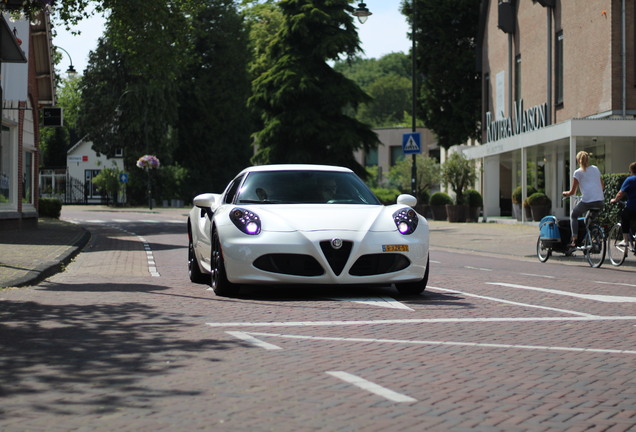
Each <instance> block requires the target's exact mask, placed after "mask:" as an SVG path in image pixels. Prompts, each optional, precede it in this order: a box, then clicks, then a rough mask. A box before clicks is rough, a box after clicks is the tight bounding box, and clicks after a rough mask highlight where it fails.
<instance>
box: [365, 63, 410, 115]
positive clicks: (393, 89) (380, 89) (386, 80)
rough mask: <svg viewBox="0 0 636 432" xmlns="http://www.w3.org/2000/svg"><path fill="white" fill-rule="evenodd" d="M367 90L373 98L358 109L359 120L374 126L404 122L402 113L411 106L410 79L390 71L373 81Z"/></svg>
mask: <svg viewBox="0 0 636 432" xmlns="http://www.w3.org/2000/svg"><path fill="white" fill-rule="evenodd" d="M367 91H368V93H369V95H370V96H371V97H372V98H373V100H372V101H371V102H369V103H365V104H362V105H361V106H360V108H359V109H358V118H359V119H360V121H362V122H364V123H367V124H370V125H373V126H374V127H390V126H397V125H402V124H404V113H405V112H407V111H408V110H409V109H410V107H411V99H412V96H411V93H412V91H411V80H409V79H407V78H404V77H400V76H398V75H395V74H393V73H390V74H388V75H385V76H382V77H380V78H378V79H376V80H375V81H373V82H372V83H371V84H370V85H369V87H368V90H367Z"/></svg>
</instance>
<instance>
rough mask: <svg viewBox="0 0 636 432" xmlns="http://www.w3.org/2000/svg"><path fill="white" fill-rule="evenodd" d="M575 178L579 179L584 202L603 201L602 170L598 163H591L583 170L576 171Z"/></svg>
mask: <svg viewBox="0 0 636 432" xmlns="http://www.w3.org/2000/svg"><path fill="white" fill-rule="evenodd" d="M574 178H575V179H577V180H578V181H579V190H580V191H581V195H582V197H581V201H582V202H594V201H603V187H602V186H601V171H600V170H599V169H598V168H597V167H596V165H590V166H589V167H587V168H586V169H585V171H583V170H582V169H581V168H579V169H577V170H576V171H574Z"/></svg>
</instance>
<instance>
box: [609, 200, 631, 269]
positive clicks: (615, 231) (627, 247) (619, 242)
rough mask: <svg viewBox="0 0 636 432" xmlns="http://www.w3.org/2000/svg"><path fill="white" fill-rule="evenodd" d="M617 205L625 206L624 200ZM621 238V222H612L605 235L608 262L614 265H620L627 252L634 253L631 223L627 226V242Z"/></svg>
mask: <svg viewBox="0 0 636 432" xmlns="http://www.w3.org/2000/svg"><path fill="white" fill-rule="evenodd" d="M618 205H620V206H622V207H625V202H622V201H621V202H619V203H618ZM623 240H624V238H623V229H622V226H621V223H620V222H618V223H616V224H614V226H613V227H612V228H611V229H610V230H609V234H608V235H607V255H608V256H609V259H610V262H611V263H612V264H613V265H615V266H620V265H622V264H623V263H624V262H625V259H626V258H627V255H629V252H632V253H633V254H634V255H636V230H634V224H633V223H632V224H631V225H630V227H629V236H628V241H627V243H624V242H623Z"/></svg>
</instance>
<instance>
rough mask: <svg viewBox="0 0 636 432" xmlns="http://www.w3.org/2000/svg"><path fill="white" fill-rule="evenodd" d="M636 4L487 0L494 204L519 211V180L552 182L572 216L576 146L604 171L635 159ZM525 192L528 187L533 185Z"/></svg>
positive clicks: (492, 210)
mask: <svg viewBox="0 0 636 432" xmlns="http://www.w3.org/2000/svg"><path fill="white" fill-rule="evenodd" d="M635 24H636V9H635V6H634V2H633V1H626V0H585V1H563V0H499V1H495V0H482V2H481V16H480V32H479V36H478V44H479V46H480V49H481V56H480V57H479V60H478V65H479V68H480V70H481V73H482V80H483V92H482V95H483V97H482V119H481V120H482V143H483V144H482V145H480V146H476V147H471V148H468V149H466V150H464V154H465V155H467V156H468V157H469V158H472V159H481V162H482V166H483V174H482V179H481V181H482V191H483V193H484V201H485V202H484V206H485V209H484V210H485V213H486V214H487V215H489V216H498V215H510V214H512V207H511V199H510V198H511V194H512V191H513V189H514V188H515V187H517V186H522V187H523V188H524V191H525V190H526V189H525V188H526V187H527V186H529V185H531V186H534V187H536V188H540V189H544V190H545V192H546V194H547V195H548V196H549V197H550V198H551V199H552V212H553V213H554V214H556V215H557V216H561V217H563V216H567V215H568V212H569V211H568V208H569V204H570V203H569V202H567V201H566V202H564V201H562V200H561V191H563V190H566V189H569V185H570V179H571V177H572V173H573V171H574V170H575V169H576V168H577V166H576V162H575V155H576V153H577V152H578V151H580V150H585V151H588V152H590V153H591V154H592V157H593V163H595V164H596V165H597V166H598V167H599V168H600V169H601V171H602V172H606V173H611V172H627V166H628V164H629V163H630V162H631V161H635V160H636V120H635V115H636V67H635V66H636V65H635V63H636V34H635V32H634V29H635ZM524 196H525V193H524Z"/></svg>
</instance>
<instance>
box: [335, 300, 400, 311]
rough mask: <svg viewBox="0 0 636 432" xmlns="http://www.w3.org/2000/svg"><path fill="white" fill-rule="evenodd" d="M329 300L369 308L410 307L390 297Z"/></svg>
mask: <svg viewBox="0 0 636 432" xmlns="http://www.w3.org/2000/svg"><path fill="white" fill-rule="evenodd" d="M329 300H338V301H349V302H354V303H361V304H368V305H371V306H379V307H385V308H389V309H403V310H410V311H412V310H413V309H411V308H410V307H408V306H407V305H405V304H403V303H400V302H399V301H397V300H395V299H394V298H392V297H329Z"/></svg>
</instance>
